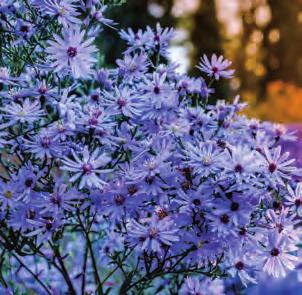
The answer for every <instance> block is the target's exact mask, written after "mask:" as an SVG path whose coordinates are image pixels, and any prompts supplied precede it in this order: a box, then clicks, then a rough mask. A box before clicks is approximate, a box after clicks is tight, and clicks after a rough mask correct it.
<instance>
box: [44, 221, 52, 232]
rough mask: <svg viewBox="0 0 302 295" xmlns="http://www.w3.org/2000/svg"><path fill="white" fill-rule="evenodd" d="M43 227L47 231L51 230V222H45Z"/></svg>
mask: <svg viewBox="0 0 302 295" xmlns="http://www.w3.org/2000/svg"><path fill="white" fill-rule="evenodd" d="M45 227H46V229H47V230H51V229H52V222H51V221H47V223H46V226H45Z"/></svg>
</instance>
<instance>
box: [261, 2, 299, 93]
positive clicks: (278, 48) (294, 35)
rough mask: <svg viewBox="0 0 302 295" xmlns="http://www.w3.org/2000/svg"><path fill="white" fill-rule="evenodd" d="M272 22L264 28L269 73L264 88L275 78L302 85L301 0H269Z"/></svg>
mask: <svg viewBox="0 0 302 295" xmlns="http://www.w3.org/2000/svg"><path fill="white" fill-rule="evenodd" d="M267 4H268V5H269V7H270V10H271V21H270V22H269V24H268V25H267V26H266V28H265V30H264V39H263V51H264V52H263V55H264V58H263V62H264V65H265V68H266V73H267V74H266V75H265V76H264V77H263V79H262V81H261V85H262V87H263V88H265V87H266V85H267V84H268V83H269V82H271V81H275V80H283V81H288V82H292V83H295V84H296V85H302V55H301V52H302V20H301V13H302V12H301V10H302V1H301V0H291V1H284V0H267Z"/></svg>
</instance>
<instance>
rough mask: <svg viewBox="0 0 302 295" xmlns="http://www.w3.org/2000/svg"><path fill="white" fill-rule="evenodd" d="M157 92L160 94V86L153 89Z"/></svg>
mask: <svg viewBox="0 0 302 295" xmlns="http://www.w3.org/2000/svg"><path fill="white" fill-rule="evenodd" d="M153 91H154V93H155V94H159V93H160V88H159V87H158V86H155V87H154V89H153Z"/></svg>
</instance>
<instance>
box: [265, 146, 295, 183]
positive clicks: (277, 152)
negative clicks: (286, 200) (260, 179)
mask: <svg viewBox="0 0 302 295" xmlns="http://www.w3.org/2000/svg"><path fill="white" fill-rule="evenodd" d="M289 156H290V154H289V153H288V152H286V153H284V154H281V147H280V146H279V147H277V148H274V149H272V150H269V149H268V148H267V147H265V148H264V156H263V163H262V166H263V168H264V174H265V177H267V178H268V179H269V180H270V182H271V183H272V184H273V185H274V186H275V185H277V184H280V185H284V180H288V179H290V178H291V176H292V175H300V174H301V169H298V168H296V167H295V166H292V164H293V163H294V162H295V159H288V157H289Z"/></svg>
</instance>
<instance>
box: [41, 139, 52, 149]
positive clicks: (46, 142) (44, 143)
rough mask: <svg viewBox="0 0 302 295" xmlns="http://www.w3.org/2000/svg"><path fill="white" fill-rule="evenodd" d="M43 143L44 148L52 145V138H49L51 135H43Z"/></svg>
mask: <svg viewBox="0 0 302 295" xmlns="http://www.w3.org/2000/svg"><path fill="white" fill-rule="evenodd" d="M41 145H42V147H43V148H48V147H49V145H50V139H49V137H43V138H42V139H41Z"/></svg>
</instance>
